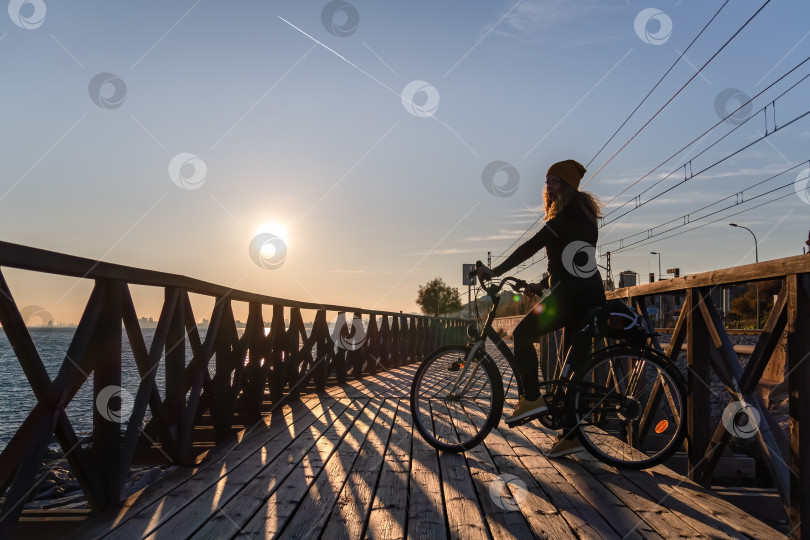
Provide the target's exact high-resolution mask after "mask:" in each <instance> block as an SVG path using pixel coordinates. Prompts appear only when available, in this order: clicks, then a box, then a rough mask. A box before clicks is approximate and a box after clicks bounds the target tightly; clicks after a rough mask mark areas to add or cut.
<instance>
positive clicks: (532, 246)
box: [492, 201, 604, 298]
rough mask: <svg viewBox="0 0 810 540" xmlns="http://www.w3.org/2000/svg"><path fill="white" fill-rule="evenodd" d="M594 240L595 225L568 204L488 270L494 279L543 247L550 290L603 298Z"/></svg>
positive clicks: (576, 207)
mask: <svg viewBox="0 0 810 540" xmlns="http://www.w3.org/2000/svg"><path fill="white" fill-rule="evenodd" d="M597 238H598V228H597V226H596V223H594V222H593V221H591V219H590V217H589V216H588V215H587V214H586V213H585V211H584V210H583V209H582V208H581V207H580V205H579V204H577V203H576V201H572V202H571V203H569V204H568V205H567V206H566V207H565V208H563V210H562V212H560V213H559V214H558V215H557V216H556V217H555V218H554V219H552V220H550V221H548V222H546V224H545V225H544V226H543V228H542V229H540V230H539V231H538V232H537V234H535V235H534V236H533V237H531V238H530V239H529V240H527V241H526V242H524V243H523V244H522V245H520V246H519V247H518V248H517V249H515V251H514V252H513V253H512V254H511V255H509V257H507V258H506V260H505V261H503V262H502V263H501V264H499V265H498V266H496V267H495V268H493V269H492V271H493V272H494V273H495V275H496V276H500V275H503V274H504V273H505V272H508V271H509V270H511V269H512V268H514V267H515V266H517V265H518V264H520V263H522V262H523V261H525V260H526V259H528V258H529V257H531V256H532V255H534V254H535V253H537V252H538V251H540V250H541V249H543V248H546V256H547V257H548V273H549V278H550V279H549V281H550V283H549V286H550V287H552V288H554V287H555V286H556V285H565V287H564V288H565V289H568V290H578V291H579V293H582V294H584V295H586V296H591V295H597V296H601V297H602V298H604V288H603V285H602V277H601V275H600V274H599V269H598V267H597V266H596V241H597Z"/></svg>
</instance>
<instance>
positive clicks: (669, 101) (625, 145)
mask: <svg viewBox="0 0 810 540" xmlns="http://www.w3.org/2000/svg"><path fill="white" fill-rule="evenodd" d="M770 3H771V0H766V1H765V3H764V4H762V6H760V8H759V9H758V10H757V11H756V13H754V14H753V15H751V17H750V18H749V19H748V20H747V21H745V24H743V25H742V26H741V27H740V28H739V29H738V30H737V31H736V32H734V35H732V36H731V37H730V38H728V40H727V41H726V42H725V43H724V44H723V46H722V47H720V48H719V49H718V50H717V52H715V53H714V54H713V55H712V56H711V58H709V59H708V60H707V61H706V63H705V64H703V65H702V66H701V67H700V69H698V70H697V71H696V72H695V74H694V75H692V76H691V77H690V78H689V80H688V81H686V83H684V85H683V86H681V88H680V89H679V90H678V91H677V92H675V94H674V95H673V96H672V97H671V98H669V99H668V100H667V102H666V103H664V104H663V105H662V106H661V108H660V109H658V111H657V112H656V113H655V114H654V115H652V117H651V118H650V119H649V120H647V121H646V122H645V123H644V125H643V126H641V127H640V128H639V129H638V131H636V132H635V133H634V134H633V136H632V137H630V138H629V139H628V140H627V142H625V143H624V144H623V145H622V146H621V147H620V148H619V149H618V150H616V153H614V154H613V155H612V156H610V159H608V160H607V161H606V162H605V163H604V164H603V165H602V166H601V167H599V170H597V171H596V172H595V173H593V174H592V175H591V177H590V178H588V180H586V181H585V183H584V184H582V187H585V186H587V185H588V182H590V181H591V180H593V179H594V178H595V177H596V175H597V174H599V173H600V172H602V170H603V169H604V168H605V167H607V166H608V164H610V163H611V162H612V161H613V160H614V159H615V158H616V156H618V155H619V154H620V153H621V152H622V150H624V149H625V148H627V145H629V144H630V143H631V142H632V141H633V139H635V138H636V137H637V136H638V134H639V133H641V132H642V131H643V130H644V128H646V127H647V126H648V125H650V123H651V122H652V121H653V120H655V118H656V117H657V116H658V115H659V114H661V111H663V110H664V109H665V108H666V107H667V105H669V104H670V103H672V100H674V99H675V98H676V97H677V96H678V94H680V93H681V92H682V91H683V89H684V88H686V87H687V86H688V85H689V83H691V82H692V81H693V80H695V77H697V76H698V75H700V73H701V72H702V71H703V70H704V69H705V68H706V66H708V65H709V64H710V63H711V62H712V60H714V59H715V58H717V56H718V55H719V54H720V53H721V52H722V51H723V49H725V48H726V47H727V46H728V44H729V43H731V41H732V40H733V39H734V38H735V37H737V36H738V35H739V34H740V32H742V31H743V30H744V29H745V27H746V26H748V25H749V24H750V23H751V21H753V20H754V18H755V17H756V16H757V15H759V13H760V12H761V11H762V10H763V9H765V6H767V5H768V4H770Z"/></svg>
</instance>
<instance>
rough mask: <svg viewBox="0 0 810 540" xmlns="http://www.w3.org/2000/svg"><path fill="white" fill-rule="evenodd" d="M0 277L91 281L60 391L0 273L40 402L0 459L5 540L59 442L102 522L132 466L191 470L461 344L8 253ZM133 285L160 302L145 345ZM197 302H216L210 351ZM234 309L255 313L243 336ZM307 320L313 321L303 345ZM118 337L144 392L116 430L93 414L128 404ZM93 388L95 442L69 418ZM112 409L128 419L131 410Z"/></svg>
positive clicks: (268, 300) (454, 327)
mask: <svg viewBox="0 0 810 540" xmlns="http://www.w3.org/2000/svg"><path fill="white" fill-rule="evenodd" d="M0 267H11V268H18V269H24V270H32V271H35V272H42V273H49V274H57V275H62V276H70V277H75V278H78V279H85V280H92V281H93V282H94V286H93V290H92V293H91V294H90V297H89V300H88V301H87V305H86V307H85V309H84V313H83V314H82V317H81V320H80V321H79V324H78V326H77V327H76V331H75V334H74V336H73V339H72V341H71V343H70V346H69V347H68V349H67V354H66V355H65V358H64V361H63V362H62V365H61V368H60V370H59V373H58V374H57V375H56V377H55V379H54V380H53V381H52V380H51V379H50V377H49V375H48V373H47V371H46V369H45V366H44V365H43V362H42V359H41V357H40V354H39V352H38V350H37V347H36V344H35V343H34V341H33V339H32V338H31V335H30V333H29V332H28V329H27V327H26V321H24V320H23V317H22V315H21V313H20V309H19V307H18V306H17V304H16V303H15V301H14V296H13V291H12V290H11V289H10V288H9V285H8V283H7V282H6V280H5V278H4V276H3V274H2V273H0V323H1V324H2V327H3V332H4V333H5V334H6V337H7V338H8V340H9V343H10V344H11V346H12V348H13V350H14V354H15V355H16V356H17V359H18V360H19V362H20V366H21V367H22V370H23V372H24V374H25V377H26V379H27V381H28V384H29V385H30V387H31V389H32V390H33V393H34V396H35V397H36V399H37V403H36V406H35V407H34V409H33V410H32V411H31V412H30V414H29V415H28V417H27V418H26V419H25V420H24V421H23V422H22V424H21V425H20V426H19V427H18V429H17V431H16V433H15V435H14V437H13V438H12V440H11V441H10V442H9V444H8V445H7V446H6V448H5V449H4V450H3V452H2V454H0V494H3V495H4V496H5V501H4V502H3V504H2V505H0V538H4V537H6V536H8V535H9V534H10V532H11V531H12V530H13V529H14V528H15V525H16V523H17V521H18V519H19V517H20V515H21V513H22V510H23V505H24V503H25V502H26V501H27V500H28V497H29V496H30V494H31V493H32V490H33V489H34V488H35V487H36V485H37V483H38V479H37V475H38V473H39V472H40V466H41V463H42V461H43V458H44V456H45V454H46V451H47V449H48V445H49V444H50V443H51V441H52V440H53V438H54V437H55V439H56V441H57V442H58V444H59V445H60V446H61V449H62V452H63V453H64V455H65V458H66V459H67V462H68V465H69V467H70V470H71V473H72V474H73V475H74V476H75V478H76V480H77V481H78V482H79V484H80V486H81V488H82V490H83V491H84V494H85V496H86V497H87V500H88V502H89V504H90V507H91V508H92V509H93V510H94V511H96V512H99V511H102V510H105V509H107V508H111V507H116V506H118V505H119V504H120V503H121V497H122V488H123V486H124V481H125V479H126V477H127V475H128V473H129V471H130V468H131V467H132V466H133V465H137V464H141V463H171V464H175V465H194V464H195V463H196V462H197V461H199V459H200V458H201V454H203V453H204V452H206V451H207V450H209V449H210V448H211V447H213V446H214V445H215V444H216V443H219V442H221V441H224V440H227V439H230V438H231V437H233V436H234V434H236V433H238V432H239V431H240V430H241V429H242V427H244V426H247V425H251V424H253V423H255V422H257V421H259V420H260V419H261V418H262V416H263V415H264V414H265V413H267V412H268V410H269V409H270V407H279V406H281V405H282V404H283V403H284V401H285V400H289V399H291V398H295V397H296V396H297V395H299V394H300V393H301V392H302V391H306V390H308V389H310V388H311V389H315V390H323V389H324V388H325V387H326V386H327V384H334V383H343V382H345V381H346V379H347V377H349V376H352V377H362V376H363V375H365V374H368V373H375V372H376V371H377V370H379V369H390V368H393V367H396V366H399V365H401V364H406V363H410V362H414V361H416V360H419V359H421V358H422V357H423V356H424V355H425V353H426V352H428V351H431V350H433V349H434V348H436V347H439V346H440V345H442V344H444V343H458V342H460V341H462V340H463V339H464V324H465V321H463V320H461V319H437V318H430V317H423V316H416V315H404V314H402V313H391V312H384V311H376V310H364V309H359V308H353V307H346V306H333V305H322V304H317V303H312V302H296V301H291V300H285V299H281V298H275V297H269V296H264V295H259V294H253V293H249V292H244V291H238V290H234V289H231V288H227V287H223V286H219V285H214V284H211V283H206V282H203V281H200V280H196V279H190V278H187V277H185V276H178V275H174V274H167V273H163V272H154V271H149V270H142V269H137V268H131V267H126V266H121V265H115V264H110V263H104V262H101V261H95V260H90V259H84V258H80V257H73V256H70V255H64V254H60V253H54V252H49V251H44V250H39V249H34V248H30V247H26V246H20V245H16V244H9V243H7V242H0ZM132 285H145V286H148V287H155V288H158V289H159V290H162V292H163V296H164V302H163V307H162V310H161V313H160V317H159V319H158V321H157V328H156V329H155V333H154V336H153V338H152V341H151V344H150V346H149V347H147V344H146V342H145V340H144V335H143V332H142V330H141V327H140V324H139V322H138V315H137V314H136V311H135V305H134V303H133V300H132V296H131V293H130V287H131V286H132ZM190 293H196V294H199V295H203V296H206V297H209V298H212V299H214V300H215V302H214V309H213V314H212V315H211V322H210V324H209V326H208V329H207V332H206V333H205V338H204V339H202V338H201V337H200V332H199V329H198V327H197V322H196V318H195V316H194V313H193V312H192V305H191V301H190V297H189V294H190ZM234 302H242V303H244V304H247V307H248V309H249V315H248V319H247V323H246V328H245V330H244V333H243V334H242V335H241V336H239V332H238V329H237V327H236V321H235V319H234V314H233V303H234ZM263 307H267V308H268V309H269V310H272V318H271V321H270V323H269V332H265V329H266V327H267V326H268V325H267V324H266V323H265V321H264V320H263V313H262V311H263V310H262V308H263ZM301 310H315V316H314V323H313V326H312V328H311V330H310V331H309V334H308V333H307V327H306V326H305V324H304V319H303V316H302V313H301ZM327 311H331V312H334V313H335V316H336V322H335V325H334V326H335V327H336V328H337V331H334V330H332V331H330V328H329V322H328V319H327ZM347 313H348V314H349V317H348V319H349V320H347V315H346V314H347ZM285 319H286V320H285ZM363 319H365V320H363ZM287 321H289V324H288V323H287ZM122 328H123V329H122ZM360 333H362V334H363V335H362V336H361V335H360ZM124 339H126V340H127V342H128V344H129V347H130V349H131V351H132V355H133V356H134V359H135V363H136V364H137V370H138V373H139V376H140V383H139V385H138V388H137V392H136V393H135V395H134V403H133V404H132V410H131V414H129V417H128V418H116V417H115V415H111V414H110V411H109V410H107V408H106V407H105V406H99V403H100V402H103V401H105V400H106V401H107V402H109V401H110V400H109V395H114V394H115V393H116V392H118V393H119V395H121V394H120V392H121V390H122V389H121V384H122V375H121V373H122V343H123V342H124ZM336 342H337V343H336ZM336 345H338V346H337V347H336ZM187 353H188V354H187ZM189 358H190V360H188V359H189ZM159 369H162V370H163V373H164V380H165V384H164V385H162V386H163V388H159V387H158V386H159V385H158V384H157V382H156V373H157V372H158V370H159ZM91 376H92V383H89V382H88V379H89V378H90V377H91ZM20 382H23V381H20ZM86 382H88V384H92V388H93V404H96V406H95V407H93V413H92V414H93V429H92V436H91V437H90V438H89V440H83V439H81V438H79V437H78V436H77V434H76V432H75V430H74V427H73V425H72V424H71V422H70V419H69V418H68V415H67V414H66V412H65V409H66V408H67V406H68V405H69V404H70V403H71V401H72V400H73V399H74V397H75V396H76V394H77V392H78V391H79V389H80V388H81V387H82V385H83V384H85V383H86ZM110 390H112V393H111V392H110ZM0 396H2V389H0ZM109 405H110V408H112V409H116V410H118V409H123V405H119V406H117V407H116V406H115V405H114V404H113V403H111V402H110V403H109ZM147 409H148V411H149V413H151V414H148V413H147ZM124 426H125V427H124Z"/></svg>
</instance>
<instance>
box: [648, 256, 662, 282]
mask: <svg viewBox="0 0 810 540" xmlns="http://www.w3.org/2000/svg"><path fill="white" fill-rule="evenodd" d="M650 255H658V281H661V254H660V253H658V252H657V251H651V252H650Z"/></svg>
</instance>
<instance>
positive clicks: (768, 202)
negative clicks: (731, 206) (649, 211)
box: [611, 193, 795, 253]
mask: <svg viewBox="0 0 810 540" xmlns="http://www.w3.org/2000/svg"><path fill="white" fill-rule="evenodd" d="M793 196H795V194H794V193H788V194H786V195H781V196H779V197H776V198H775V199H771V200H770V201H765V202H764V203H760V204H758V205H756V206H752V207H751V208H746V209H744V210H740V211H739V212H735V213H733V214H727V215H725V216H723V217H721V218H718V219H715V220H714V221H710V222H708V223H703V224H701V225H698V226H696V227H692V228H691V229H688V230H685V231H680V232H676V233H673V234H671V235H669V236H665V237H664V238H658V239H651V240H650V241H649V242H646V241H644V240H639V242H644V243H639V242H636V243H633V244H630V245H627V246H625V247H622V248H619V249H615V250H612V251H611V253H620V252H622V251H627V250H628V249H636V248H640V247H642V246H646V245H648V244H652V243H655V242H660V241H661V240H666V239H668V238H672V237H674V236H680V235H682V234H686V233H688V232H692V231H694V230H697V229H700V228H701V227H705V226H707V225H713V224H714V223H718V222H720V221H725V220H727V219H728V218H730V217H734V216H738V215H740V214H742V213H745V212H749V211H751V210H754V209H755V208H759V207H761V206H765V205H766V204H771V203H773V202H776V201H778V200H780V199H784V198H786V197H793Z"/></svg>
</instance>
